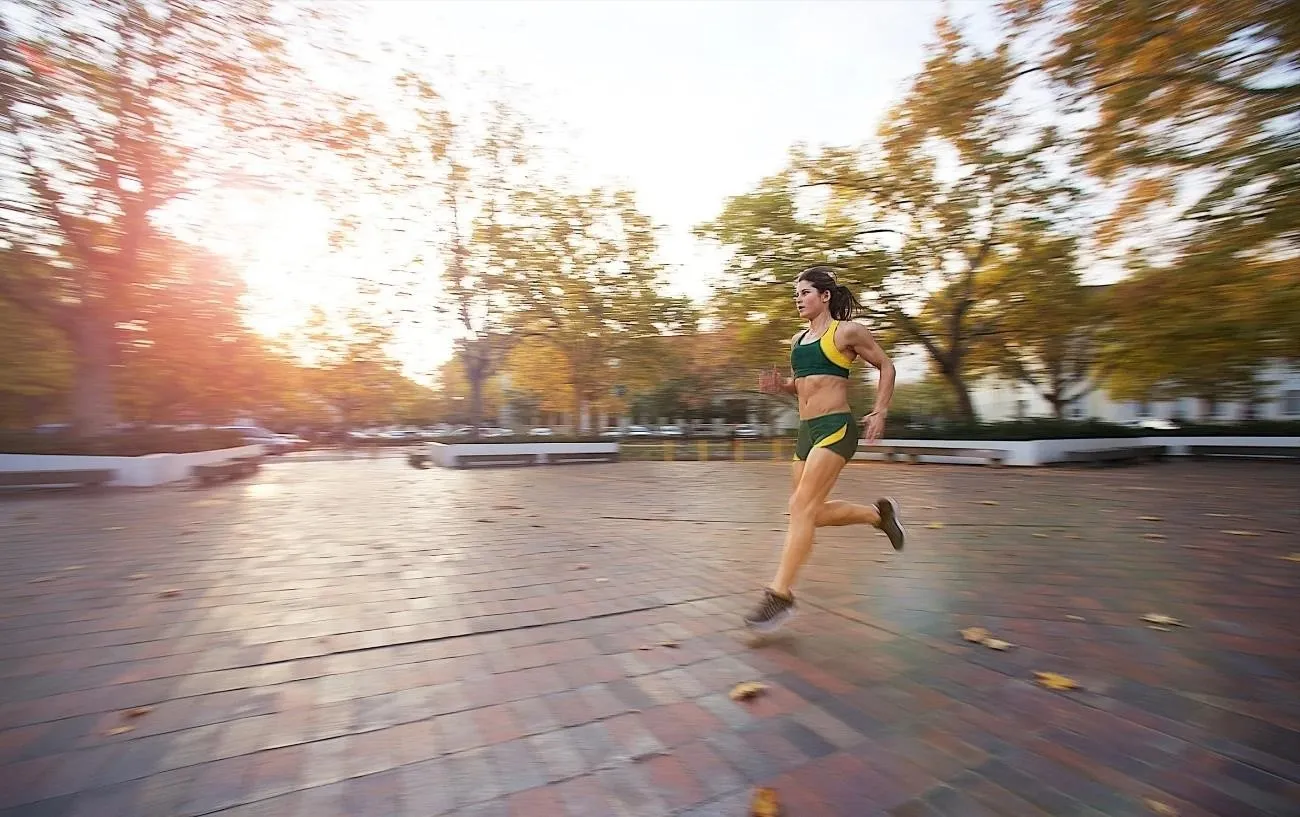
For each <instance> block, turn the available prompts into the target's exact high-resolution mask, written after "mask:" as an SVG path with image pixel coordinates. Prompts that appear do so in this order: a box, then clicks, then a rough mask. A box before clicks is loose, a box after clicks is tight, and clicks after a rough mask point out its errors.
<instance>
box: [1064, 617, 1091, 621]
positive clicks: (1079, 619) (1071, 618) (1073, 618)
mask: <svg viewBox="0 0 1300 817" xmlns="http://www.w3.org/2000/svg"><path fill="white" fill-rule="evenodd" d="M1066 618H1068V619H1069V620H1070V621H1087V620H1088V619H1086V618H1084V617H1083V616H1066Z"/></svg>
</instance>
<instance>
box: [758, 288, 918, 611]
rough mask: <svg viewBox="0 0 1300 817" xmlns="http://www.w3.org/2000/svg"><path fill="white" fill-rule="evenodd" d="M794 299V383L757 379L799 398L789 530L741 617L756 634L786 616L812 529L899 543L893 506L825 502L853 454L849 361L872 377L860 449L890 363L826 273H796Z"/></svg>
mask: <svg viewBox="0 0 1300 817" xmlns="http://www.w3.org/2000/svg"><path fill="white" fill-rule="evenodd" d="M794 300H795V305H796V306H797V308H798V310H799V317H801V318H803V319H804V320H806V321H807V322H808V328H807V329H805V330H804V331H802V332H800V333H798V334H797V335H795V336H794V337H793V338H791V339H790V368H791V370H792V373H793V375H794V376H793V377H789V378H787V377H783V376H782V374H781V372H780V371H779V370H777V369H775V368H773V369H770V370H768V371H765V372H763V374H762V376H761V377H760V379H759V388H760V389H761V390H762V391H764V392H766V393H768V394H782V393H784V394H794V395H798V397H799V437H798V441H797V442H796V443H795V452H794V457H795V459H794V470H793V478H794V483H793V488H792V491H791V494H790V528H789V531H788V532H787V533H786V537H785V548H784V549H783V550H782V551H781V563H780V565H779V566H778V567H777V570H776V577H775V578H773V579H772V583H771V584H770V585H769V586H768V587H766V588H765V589H764V590H763V598H762V599H761V600H760V601H759V602H758V605H757V606H756V607H755V608H754V610H753V611H752V612H751V613H749V615H747V616H745V624H746V626H748V627H749V628H751V629H753V630H757V631H759V632H764V633H767V632H773V631H775V630H777V629H780V627H781V626H782V625H784V624H785V623H786V622H787V621H789V620H790V619H791V618H792V617H793V616H794V614H795V603H794V593H793V592H792V591H791V586H792V585H793V584H794V581H795V576H796V575H797V574H798V572H799V568H800V567H801V566H802V565H803V563H804V561H805V560H806V559H807V558H808V553H809V552H810V551H811V550H812V545H813V535H814V533H815V531H816V529H817V528H819V527H825V526H828V525H859V524H866V525H874V526H875V527H877V528H879V529H880V530H882V531H884V532H885V535H886V536H888V537H889V542H890V544H892V545H893V546H894V550H902V549H903V543H904V540H905V538H906V533H905V532H904V530H903V525H902V523H901V522H900V521H899V512H898V503H897V502H895V501H894V500H893V499H890V498H885V499H881V500H879V501H877V502H876V504H875V505H870V506H869V505H855V504H853V503H850V502H842V501H838V500H837V501H829V502H828V501H827V499H826V498H827V497H828V496H829V495H830V492H831V489H832V488H834V487H835V480H836V479H837V478H838V477H839V475H840V471H841V470H842V469H843V468H844V464H845V463H846V462H848V461H849V460H850V459H851V458H852V457H853V454H854V452H855V451H857V447H858V437H859V434H858V423H857V422H855V421H854V419H853V415H852V414H851V413H850V412H849V389H848V387H849V369H850V367H851V366H852V365H853V361H854V360H855V359H857V358H861V359H862V360H865V361H866V362H867V363H870V364H871V365H872V366H875V367H876V368H877V369H879V370H880V382H879V385H878V387H877V389H876V404H875V406H874V407H873V408H872V411H871V413H870V414H868V415H867V416H865V417H863V418H862V420H861V423H862V424H863V425H864V426H866V437H867V442H868V443H874V442H876V441H877V440H879V439H880V435H881V433H882V432H883V431H884V429H885V417H886V415H887V413H888V411H889V401H890V400H891V399H892V398H893V396H894V364H893V362H892V361H890V359H889V356H888V355H886V354H885V352H884V350H883V349H881V348H880V344H878V343H876V340H875V338H873V337H872V336H871V332H870V331H869V330H868V329H867V328H866V327H865V326H863V325H862V324H860V323H855V322H854V321H853V320H852V318H853V317H854V316H855V315H857V314H859V313H860V312H861V310H862V305H861V304H860V303H858V300H857V298H855V297H854V296H853V293H852V292H851V291H850V290H849V289H848V287H845V286H843V285H841V284H839V283H836V281H835V276H834V273H833V272H832V271H831V269H830V268H829V267H809V268H808V269H806V270H804V271H803V272H801V273H800V274H799V277H798V278H796V279H795V282H794Z"/></svg>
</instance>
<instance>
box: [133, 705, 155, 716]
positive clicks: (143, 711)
mask: <svg viewBox="0 0 1300 817" xmlns="http://www.w3.org/2000/svg"><path fill="white" fill-rule="evenodd" d="M152 711H153V707H152V706H137V707H136V708H135V709H128V710H126V717H128V718H141V717H144V716H145V715H148V714H149V713H150V712H152Z"/></svg>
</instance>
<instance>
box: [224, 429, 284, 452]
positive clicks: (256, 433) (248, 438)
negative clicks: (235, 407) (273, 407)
mask: <svg viewBox="0 0 1300 817" xmlns="http://www.w3.org/2000/svg"><path fill="white" fill-rule="evenodd" d="M221 430H222V431H238V432H239V433H240V434H241V435H242V436H243V438H244V443H245V444H246V445H260V446H262V450H263V451H265V452H266V453H267V454H283V453H285V452H287V451H292V450H293V449H294V443H291V442H289V441H288V440H286V439H284V438H283V435H280V434H276V433H275V432H273V431H268V430H267V429H265V428H262V427H261V426H222V427H221Z"/></svg>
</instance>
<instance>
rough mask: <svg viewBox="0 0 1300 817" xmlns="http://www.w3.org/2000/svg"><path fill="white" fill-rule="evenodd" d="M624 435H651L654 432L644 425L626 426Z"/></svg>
mask: <svg viewBox="0 0 1300 817" xmlns="http://www.w3.org/2000/svg"><path fill="white" fill-rule="evenodd" d="M623 436H625V437H653V436H654V432H653V431H651V430H650V429H649V428H648V427H646V426H628V427H627V431H625V432H623Z"/></svg>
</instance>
